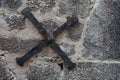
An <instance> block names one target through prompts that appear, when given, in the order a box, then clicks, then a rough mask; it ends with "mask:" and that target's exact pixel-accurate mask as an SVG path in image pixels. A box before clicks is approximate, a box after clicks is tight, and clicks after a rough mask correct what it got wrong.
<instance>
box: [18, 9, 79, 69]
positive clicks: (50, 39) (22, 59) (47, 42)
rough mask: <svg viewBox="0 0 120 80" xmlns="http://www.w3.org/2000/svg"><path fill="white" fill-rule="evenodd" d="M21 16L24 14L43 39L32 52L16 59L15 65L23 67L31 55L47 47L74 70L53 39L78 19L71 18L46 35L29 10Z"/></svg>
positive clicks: (72, 64) (73, 66) (24, 11)
mask: <svg viewBox="0 0 120 80" xmlns="http://www.w3.org/2000/svg"><path fill="white" fill-rule="evenodd" d="M21 12H22V14H24V15H25V16H26V17H27V18H28V19H29V20H30V21H31V22H32V23H33V24H34V26H35V27H36V28H37V29H38V31H39V32H40V33H41V34H42V36H43V37H44V38H45V39H44V40H41V41H40V42H39V44H37V45H36V46H35V47H34V48H33V49H32V50H30V51H29V52H28V53H26V54H25V55H24V56H22V57H20V58H16V62H17V64H19V65H20V66H23V65H24V63H25V62H26V61H27V60H28V59H30V58H31V57H32V56H33V55H35V54H37V52H40V51H42V49H43V48H44V47H46V46H48V45H50V47H51V48H52V49H53V50H54V51H55V52H56V53H58V55H59V56H60V57H61V58H62V59H63V60H64V62H65V63H66V64H67V66H68V69H69V70H72V69H74V68H75V66H76V64H75V63H73V62H72V61H71V60H70V59H69V58H68V57H67V55H66V54H65V53H64V52H63V51H62V50H61V49H60V47H59V46H58V44H57V43H56V42H55V38H56V37H57V36H58V35H59V34H60V33H62V32H63V31H64V30H66V29H67V28H68V27H70V26H71V25H72V24H74V23H76V22H78V18H77V17H75V16H72V17H71V18H70V19H68V21H67V22H65V23H64V24H63V25H62V26H60V27H59V28H58V29H57V30H56V31H54V32H53V33H47V31H46V30H45V28H43V27H42V24H41V23H40V22H38V21H37V19H36V18H35V17H34V16H33V14H32V13H31V12H30V9H29V8H25V9H23V10H22V11H21Z"/></svg>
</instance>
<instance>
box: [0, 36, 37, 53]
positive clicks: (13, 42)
mask: <svg viewBox="0 0 120 80" xmlns="http://www.w3.org/2000/svg"><path fill="white" fill-rule="evenodd" d="M0 42H2V43H0V49H1V50H3V51H9V52H11V53H17V54H23V53H24V54H25V53H26V52H28V51H29V50H30V49H32V48H33V47H34V46H35V45H36V44H37V43H38V40H20V39H16V38H9V39H7V38H1V37H0Z"/></svg>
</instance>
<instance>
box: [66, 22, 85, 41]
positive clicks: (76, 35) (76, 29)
mask: <svg viewBox="0 0 120 80" xmlns="http://www.w3.org/2000/svg"><path fill="white" fill-rule="evenodd" d="M82 30H83V24H81V23H77V24H76V25H74V26H73V27H72V28H69V30H68V38H70V39H71V40H73V41H78V40H80V38H81V34H82Z"/></svg>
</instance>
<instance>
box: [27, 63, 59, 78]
mask: <svg viewBox="0 0 120 80" xmlns="http://www.w3.org/2000/svg"><path fill="white" fill-rule="evenodd" d="M60 72H61V71H60V68H59V66H57V65H55V64H52V65H47V64H44V65H43V64H41V65H40V66H31V67H30V71H29V72H28V80H61V79H60V78H61V77H60Z"/></svg>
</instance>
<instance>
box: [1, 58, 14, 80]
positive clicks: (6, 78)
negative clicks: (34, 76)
mask: <svg viewBox="0 0 120 80" xmlns="http://www.w3.org/2000/svg"><path fill="white" fill-rule="evenodd" d="M0 80H16V77H15V75H14V74H13V72H11V71H10V69H9V68H7V67H6V62H5V57H4V56H0Z"/></svg>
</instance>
